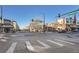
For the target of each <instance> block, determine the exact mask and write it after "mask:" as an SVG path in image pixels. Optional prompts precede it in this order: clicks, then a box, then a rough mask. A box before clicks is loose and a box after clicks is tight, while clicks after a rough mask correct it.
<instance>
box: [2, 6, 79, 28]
mask: <svg viewBox="0 0 79 59" xmlns="http://www.w3.org/2000/svg"><path fill="white" fill-rule="evenodd" d="M76 9H79V5H4V6H3V18H7V19H11V20H15V21H16V22H17V23H18V25H19V26H20V28H24V27H25V26H27V25H28V24H29V23H30V22H31V20H32V19H41V20H43V15H45V21H46V23H51V22H55V21H56V16H57V15H58V13H60V14H64V13H67V12H70V11H73V10H76ZM77 18H79V17H78V15H77Z"/></svg>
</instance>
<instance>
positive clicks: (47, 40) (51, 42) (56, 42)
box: [47, 40, 64, 47]
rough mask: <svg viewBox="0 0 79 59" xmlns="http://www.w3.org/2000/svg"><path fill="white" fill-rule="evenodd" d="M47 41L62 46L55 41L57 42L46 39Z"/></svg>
mask: <svg viewBox="0 0 79 59" xmlns="http://www.w3.org/2000/svg"><path fill="white" fill-rule="evenodd" d="M47 41H49V42H51V43H54V44H57V45H59V46H60V47H62V46H64V45H63V44H60V43H57V42H55V41H52V40H47Z"/></svg>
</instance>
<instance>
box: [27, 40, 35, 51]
mask: <svg viewBox="0 0 79 59" xmlns="http://www.w3.org/2000/svg"><path fill="white" fill-rule="evenodd" d="M26 46H27V49H28V50H30V51H34V47H33V46H32V45H31V43H30V42H29V41H26Z"/></svg>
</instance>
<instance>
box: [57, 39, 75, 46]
mask: <svg viewBox="0 0 79 59" xmlns="http://www.w3.org/2000/svg"><path fill="white" fill-rule="evenodd" d="M58 41H61V42H65V43H68V44H71V45H75V44H74V43H71V42H68V41H63V40H58Z"/></svg>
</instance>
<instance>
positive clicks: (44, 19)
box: [43, 13, 45, 32]
mask: <svg viewBox="0 0 79 59" xmlns="http://www.w3.org/2000/svg"><path fill="white" fill-rule="evenodd" d="M43 17H44V20H43V32H45V14H44V13H43Z"/></svg>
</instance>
